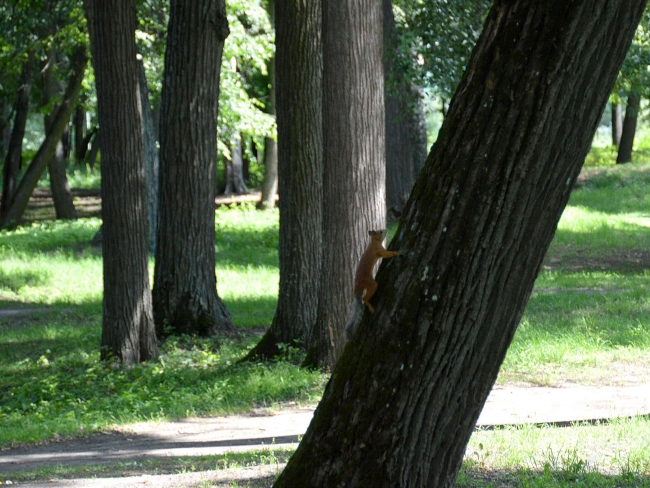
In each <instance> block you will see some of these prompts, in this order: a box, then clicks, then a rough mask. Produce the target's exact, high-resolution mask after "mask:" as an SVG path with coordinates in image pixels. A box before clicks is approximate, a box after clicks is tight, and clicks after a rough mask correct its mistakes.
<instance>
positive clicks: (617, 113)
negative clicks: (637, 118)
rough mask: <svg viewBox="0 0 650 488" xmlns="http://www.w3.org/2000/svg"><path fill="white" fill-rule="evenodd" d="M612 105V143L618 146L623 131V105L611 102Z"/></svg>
mask: <svg viewBox="0 0 650 488" xmlns="http://www.w3.org/2000/svg"><path fill="white" fill-rule="evenodd" d="M611 105H612V145H613V146H616V147H618V145H619V144H620V143H621V135H622V133H623V105H622V104H620V103H614V102H612V103H611Z"/></svg>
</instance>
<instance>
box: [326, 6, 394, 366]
mask: <svg viewBox="0 0 650 488" xmlns="http://www.w3.org/2000/svg"><path fill="white" fill-rule="evenodd" d="M382 17H383V16H382V5H381V3H380V2H376V1H371V0H344V1H334V0H324V1H323V68H324V70H323V88H324V96H323V141H324V144H323V147H324V149H323V161H324V173H323V207H324V213H323V229H324V231H323V261H322V272H321V285H320V286H321V288H320V292H319V296H320V302H319V304H318V316H317V319H316V324H315V327H314V341H315V342H314V344H315V345H316V347H317V352H316V353H315V357H317V358H318V363H320V364H322V365H323V366H325V367H331V366H332V365H333V364H334V362H335V361H336V358H337V357H338V356H339V354H340V353H341V351H342V349H343V345H344V343H345V333H344V330H343V329H344V327H345V321H346V318H347V316H348V313H349V311H350V310H349V307H350V305H351V304H352V288H353V277H354V270H355V268H356V266H357V263H358V261H359V258H360V257H361V253H362V252H363V249H364V247H365V246H366V245H367V240H368V237H367V236H368V231H369V230H372V229H383V228H384V227H385V226H386V200H385V198H386V187H385V180H386V173H385V137H384V136H385V110H384V77H383V73H384V69H383V64H382V60H383V42H382ZM316 341H317V342H316Z"/></svg>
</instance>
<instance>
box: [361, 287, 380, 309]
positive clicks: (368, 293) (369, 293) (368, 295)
mask: <svg viewBox="0 0 650 488" xmlns="http://www.w3.org/2000/svg"><path fill="white" fill-rule="evenodd" d="M376 291H377V282H376V281H375V282H373V283H370V284H369V285H368V287H367V288H366V293H365V295H364V296H363V303H364V305H366V306H367V307H368V310H370V312H372V313H375V307H373V306H372V305H370V299H371V298H372V296H373V295H374V294H375V292H376Z"/></svg>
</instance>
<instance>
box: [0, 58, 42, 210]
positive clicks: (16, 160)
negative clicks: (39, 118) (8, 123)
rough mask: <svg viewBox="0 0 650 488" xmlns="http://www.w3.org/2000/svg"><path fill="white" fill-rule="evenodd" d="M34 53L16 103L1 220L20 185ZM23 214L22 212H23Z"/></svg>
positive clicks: (5, 175) (6, 162) (3, 188)
mask: <svg viewBox="0 0 650 488" xmlns="http://www.w3.org/2000/svg"><path fill="white" fill-rule="evenodd" d="M34 62H35V61H34V55H33V54H30V55H29V58H28V59H27V61H25V64H23V69H22V73H21V75H20V87H19V88H18V93H17V95H16V102H15V104H14V113H15V115H14V126H13V129H12V131H11V137H10V139H9V145H8V146H7V155H6V157H5V164H4V168H3V187H2V201H0V221H1V222H5V221H6V216H7V214H8V212H9V207H10V206H11V204H12V202H13V200H14V198H15V193H16V188H17V186H18V174H19V173H20V167H21V163H22V152H23V138H24V137H25V125H26V124H27V115H28V114H29V94H30V92H31V89H32V81H33V78H34ZM21 215H22V213H21Z"/></svg>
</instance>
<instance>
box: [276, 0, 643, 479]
mask: <svg viewBox="0 0 650 488" xmlns="http://www.w3.org/2000/svg"><path fill="white" fill-rule="evenodd" d="M645 4H646V2H645V0H634V1H632V0H623V1H619V2H615V3H612V2H610V1H609V0H582V1H576V2H560V1H556V0H549V1H542V2H529V1H527V0H513V1H510V2H495V4H494V6H493V8H492V10H491V12H490V14H489V15H488V18H487V20H486V24H485V28H484V32H483V34H482V36H481V38H480V39H479V41H478V44H477V46H476V48H475V49H474V53H473V55H472V57H471V59H470V62H469V65H468V67H467V70H466V71H465V76H464V78H463V80H462V81H461V83H460V85H459V87H458V90H457V92H456V94H455V96H454V99H453V101H452V103H451V104H450V109H449V113H448V115H447V118H446V120H445V122H444V123H443V126H442V128H441V131H440V135H439V137H438V140H437V142H436V144H435V146H434V147H433V149H432V151H431V153H430V154H429V157H428V160H427V163H426V166H425V168H424V169H423V171H422V173H421V174H420V177H419V178H418V181H417V183H416V186H415V188H414V189H413V192H412V194H411V197H410V199H409V203H408V204H407V206H406V208H405V211H404V216H403V218H402V222H401V225H400V227H399V229H398V230H397V234H396V238H395V240H394V241H393V243H392V244H391V246H390V248H391V249H393V250H399V251H401V252H402V253H403V256H402V257H396V258H393V259H390V260H388V261H387V263H386V265H382V267H381V268H380V270H379V275H378V279H377V281H378V285H379V287H378V291H377V294H376V295H375V296H376V298H377V300H376V301H375V304H376V305H375V307H376V312H375V314H374V315H373V314H370V313H369V312H366V314H365V316H364V320H363V321H362V322H361V325H360V327H359V329H358V330H357V333H356V334H355V335H354V337H353V338H352V340H351V342H350V343H349V344H348V346H347V347H346V349H345V351H344V353H343V356H342V357H341V358H340V360H339V362H338V363H337V365H336V368H335V369H334V371H333V373H332V377H331V379H330V382H329V384H328V386H327V388H326V390H325V393H324V395H323V399H322V401H321V403H320V405H319V406H318V409H317V411H316V414H315V416H314V419H313V421H312V423H311V425H310V427H309V429H308V430H307V433H306V434H305V437H304V438H303V440H302V442H301V443H300V446H299V447H298V450H297V451H296V453H295V454H294V455H293V456H292V458H291V459H290V461H289V463H288V465H287V467H286V468H285V470H284V472H283V473H282V474H281V475H280V477H279V478H278V480H277V481H276V483H275V485H274V486H275V487H276V488H280V487H298V486H300V487H321V486H327V487H341V486H346V487H361V486H363V487H365V486H372V487H377V488H383V487H395V486H399V487H409V488H418V487H452V486H455V479H456V475H457V473H458V470H459V469H460V466H461V463H462V460H463V454H464V452H465V448H466V445H467V442H468V440H469V438H470V436H471V434H472V431H473V428H474V425H475V422H476V419H477V418H478V416H479V413H480V412H481V410H482V408H483V405H484V403H485V400H486V398H487V396H488V394H489V392H490V389H491V388H492V385H493V384H494V381H495V379H496V377H497V374H498V371H499V367H500V365H501V363H502V361H503V358H504V357H505V354H506V351H507V349H508V346H509V344H510V342H511V340H512V337H513V335H514V333H515V330H516V328H517V324H518V323H519V320H520V319H521V316H522V313H523V310H524V308H525V305H526V302H527V301H528V298H529V297H530V294H531V292H532V289H533V284H534V281H535V278H536V276H537V273H538V272H539V269H540V267H541V264H542V260H543V258H544V254H545V253H546V250H547V248H548V246H549V244H550V242H551V240H552V238H553V234H554V232H555V228H556V226H557V222H558V220H559V218H560V216H561V214H562V211H563V209H564V207H565V205H566V202H567V201H568V199H569V196H570V193H571V188H572V186H573V183H574V182H575V180H576V178H577V176H578V174H579V172H580V168H581V166H582V163H583V161H584V158H585V156H586V154H587V152H588V151H589V148H590V145H591V139H592V137H593V134H594V132H595V130H596V127H597V126H598V123H599V121H600V117H601V115H602V112H603V110H604V108H605V104H606V102H607V97H608V95H609V93H610V91H611V88H612V86H613V84H614V81H615V79H616V76H617V74H618V71H619V68H620V66H621V64H622V62H623V59H624V57H625V54H626V52H627V50H628V48H629V46H630V42H631V40H632V37H633V35H634V32H635V28H636V25H637V24H638V22H639V19H640V18H641V15H642V14H643V11H644V8H645ZM600 46H608V49H609V52H608V55H607V56H602V55H601V54H602V53H601V51H600ZM558 120H562V121H563V122H562V124H557V121H558Z"/></svg>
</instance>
